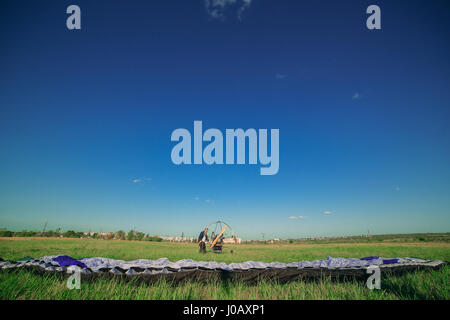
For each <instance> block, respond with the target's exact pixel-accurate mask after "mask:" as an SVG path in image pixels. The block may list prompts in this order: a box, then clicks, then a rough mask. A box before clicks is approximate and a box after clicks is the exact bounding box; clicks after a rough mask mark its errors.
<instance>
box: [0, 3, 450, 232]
mask: <svg viewBox="0 0 450 320" xmlns="http://www.w3.org/2000/svg"><path fill="white" fill-rule="evenodd" d="M215 2H216V1H213V0H211V2H210V3H209V5H208V2H207V1H203V0H195V1H194V0H192V1H181V0H179V1H175V0H174V1H137V0H133V1H101V0H98V1H95V2H93V1H83V0H77V1H39V2H36V1H3V2H2V10H1V13H0V42H1V48H2V49H1V51H2V59H0V227H6V228H9V229H15V230H21V229H41V228H42V227H43V224H44V222H45V220H47V219H48V221H49V225H48V228H53V229H55V228H57V227H61V228H62V229H63V230H67V229H75V230H86V231H87V230H92V231H115V230H119V229H124V230H129V229H131V228H134V227H135V228H136V229H138V230H140V231H144V232H147V233H150V234H163V235H169V234H170V235H180V234H181V233H182V232H184V234H185V235H191V236H195V235H197V234H198V233H199V232H200V230H201V229H202V228H203V226H204V225H205V224H206V223H208V222H210V221H213V220H217V219H218V218H220V219H223V220H225V221H227V222H228V223H229V224H231V225H232V226H233V229H234V230H235V232H236V234H237V235H238V236H241V237H243V238H246V239H250V238H253V239H258V238H259V239H260V238H261V236H262V235H261V234H262V233H265V237H266V239H267V238H271V237H282V238H287V237H306V236H335V235H354V234H365V233H367V231H368V230H370V232H371V233H378V234H380V233H407V232H448V231H450V223H449V216H450V211H449V208H450V197H449V194H450V170H449V169H450V168H449V163H450V131H449V126H448V123H449V120H450V110H449V108H450V105H449V101H450V99H449V98H450V97H449V96H450V90H449V83H450V82H449V80H450V63H449V56H450V55H449V53H450V52H449V51H450V50H449V49H450V48H449V45H450V44H449V42H448V38H449V34H448V33H449V32H448V30H450V26H449V24H450V21H449V20H448V16H449V14H450V10H449V9H450V6H449V4H448V2H447V1H436V0H435V1H414V2H412V1H401V0H399V1H284V0H277V1H270V0H252V1H243V0H236V1H233V0H229V1H225V2H224V5H223V6H213V4H214V3H215ZM70 4H77V5H79V6H80V8H81V12H82V29H81V30H78V31H69V30H67V28H66V25H65V20H66V17H67V14H66V13H65V11H66V8H67V6H68V5H70ZM371 4H377V5H379V6H380V8H381V12H382V30H377V31H370V30H368V29H367V28H366V18H367V15H366V13H365V10H366V8H367V7H368V6H369V5H371ZM194 120H202V121H203V127H204V129H207V128H218V129H220V130H222V132H225V129H226V128H243V129H247V128H255V129H260V128H265V129H271V128H278V129H280V170H279V173H278V174H277V175H274V176H261V175H260V174H259V168H260V166H259V165H252V166H251V165H244V166H237V165H223V166H219V165H213V166H206V165H201V166H194V165H191V166H176V165H174V164H173V163H172V162H171V158H170V153H171V149H172V147H173V146H174V144H175V143H173V142H171V141H170V135H171V133H172V131H173V130H175V129H177V128H187V129H188V130H190V131H191V133H192V131H193V122H194ZM294 217H295V218H294Z"/></svg>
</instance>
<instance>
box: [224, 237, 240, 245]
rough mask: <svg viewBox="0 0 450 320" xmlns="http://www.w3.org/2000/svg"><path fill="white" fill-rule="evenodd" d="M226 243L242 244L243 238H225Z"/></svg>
mask: <svg viewBox="0 0 450 320" xmlns="http://www.w3.org/2000/svg"><path fill="white" fill-rule="evenodd" d="M223 243H224V244H240V243H241V238H223Z"/></svg>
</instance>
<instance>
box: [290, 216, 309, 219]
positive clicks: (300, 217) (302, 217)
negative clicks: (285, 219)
mask: <svg viewBox="0 0 450 320" xmlns="http://www.w3.org/2000/svg"><path fill="white" fill-rule="evenodd" d="M289 219H292V220H295V219H299V220H303V219H306V217H305V216H290V217H289Z"/></svg>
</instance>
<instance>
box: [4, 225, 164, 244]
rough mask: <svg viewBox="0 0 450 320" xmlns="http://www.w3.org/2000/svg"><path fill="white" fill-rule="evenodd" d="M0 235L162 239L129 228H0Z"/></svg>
mask: <svg viewBox="0 0 450 320" xmlns="http://www.w3.org/2000/svg"><path fill="white" fill-rule="evenodd" d="M0 237H47V238H51V237H56V238H83V239H104V240H137V241H157V242H160V241H162V239H161V238H160V237H157V236H151V235H149V234H145V233H144V232H139V231H136V230H130V231H129V232H128V233H126V232H125V231H123V230H119V231H117V232H79V231H78V232H77V231H74V230H68V231H65V232H62V231H61V229H56V230H48V231H45V232H40V231H31V230H23V231H17V232H16V231H10V230H7V229H5V228H1V229H0Z"/></svg>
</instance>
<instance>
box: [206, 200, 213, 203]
mask: <svg viewBox="0 0 450 320" xmlns="http://www.w3.org/2000/svg"><path fill="white" fill-rule="evenodd" d="M205 202H206V203H213V202H214V200H211V199H206V200H205Z"/></svg>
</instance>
